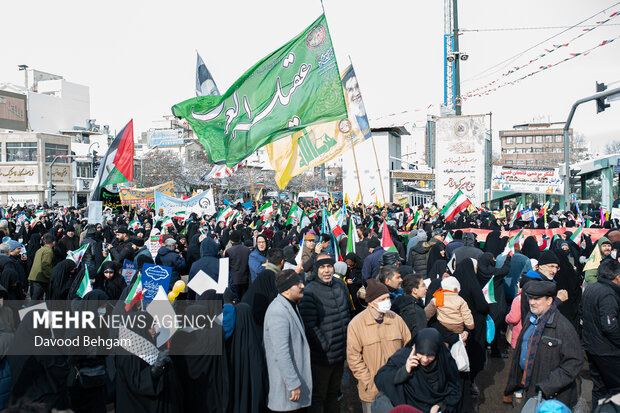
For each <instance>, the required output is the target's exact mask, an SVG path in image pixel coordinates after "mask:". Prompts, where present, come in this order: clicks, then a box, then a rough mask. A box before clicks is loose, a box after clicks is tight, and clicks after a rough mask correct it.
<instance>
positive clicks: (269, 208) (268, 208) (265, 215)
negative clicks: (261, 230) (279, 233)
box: [258, 201, 274, 221]
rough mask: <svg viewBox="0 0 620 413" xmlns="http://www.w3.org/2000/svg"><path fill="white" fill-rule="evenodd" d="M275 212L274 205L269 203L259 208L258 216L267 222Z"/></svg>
mask: <svg viewBox="0 0 620 413" xmlns="http://www.w3.org/2000/svg"><path fill="white" fill-rule="evenodd" d="M273 211H274V209H273V203H272V202H271V201H269V202H267V203H266V204H264V205H263V206H262V207H260V208H259V210H258V216H259V217H261V219H262V220H263V221H267V220H268V219H269V217H270V216H271V214H273Z"/></svg>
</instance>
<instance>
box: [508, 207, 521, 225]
mask: <svg viewBox="0 0 620 413" xmlns="http://www.w3.org/2000/svg"><path fill="white" fill-rule="evenodd" d="M522 209H523V205H522V204H521V201H519V205H517V207H516V208H515V210H514V211H512V217H511V218H510V226H511V227H512V226H513V225H514V223H515V221H516V220H517V218H519V217H520V216H521V210H522Z"/></svg>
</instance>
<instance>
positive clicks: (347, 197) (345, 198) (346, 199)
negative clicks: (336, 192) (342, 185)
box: [344, 193, 349, 205]
mask: <svg viewBox="0 0 620 413" xmlns="http://www.w3.org/2000/svg"><path fill="white" fill-rule="evenodd" d="M344 204H345V205H349V196H348V194H346V193H345V194H344Z"/></svg>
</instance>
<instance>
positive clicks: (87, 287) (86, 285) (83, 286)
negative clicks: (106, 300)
mask: <svg viewBox="0 0 620 413" xmlns="http://www.w3.org/2000/svg"><path fill="white" fill-rule="evenodd" d="M92 290H93V285H92V284H91V283H90V275H89V274H88V267H86V272H84V277H83V278H82V282H80V288H78V290H77V292H76V294H77V295H79V296H80V298H84V296H85V295H86V294H88V293H89V292H91V291H92Z"/></svg>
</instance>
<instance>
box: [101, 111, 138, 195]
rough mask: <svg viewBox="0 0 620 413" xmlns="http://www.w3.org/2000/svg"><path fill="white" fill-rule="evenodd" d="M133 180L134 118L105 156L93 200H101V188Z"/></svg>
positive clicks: (113, 142)
mask: <svg viewBox="0 0 620 413" xmlns="http://www.w3.org/2000/svg"><path fill="white" fill-rule="evenodd" d="M131 181H133V119H132V120H130V121H129V123H128V124H127V125H125V127H124V128H123V129H121V131H120V132H119V133H118V135H116V138H114V140H113V141H112V144H111V145H110V147H109V148H108V151H107V152H106V153H105V155H104V156H103V160H102V161H101V166H99V171H98V172H97V179H96V182H97V184H96V185H95V186H94V188H93V193H92V195H91V201H101V188H103V187H104V186H106V185H112V184H120V183H122V182H131Z"/></svg>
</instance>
